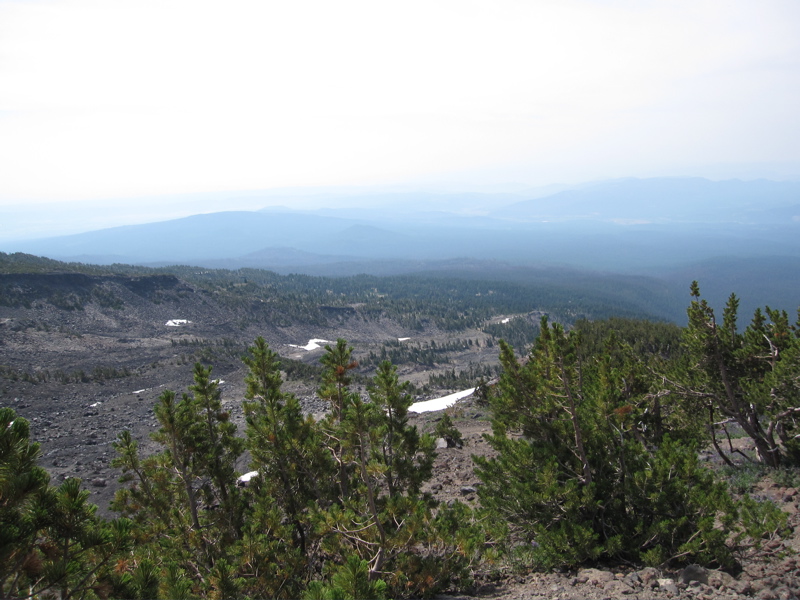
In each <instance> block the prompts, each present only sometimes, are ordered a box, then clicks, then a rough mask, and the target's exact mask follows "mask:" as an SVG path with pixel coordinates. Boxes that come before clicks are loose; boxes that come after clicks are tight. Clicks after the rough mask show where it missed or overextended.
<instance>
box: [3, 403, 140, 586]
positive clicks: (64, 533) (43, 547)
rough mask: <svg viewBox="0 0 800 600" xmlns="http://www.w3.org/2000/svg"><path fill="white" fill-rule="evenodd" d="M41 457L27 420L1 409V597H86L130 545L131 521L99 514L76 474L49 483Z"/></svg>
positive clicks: (107, 575) (102, 582) (103, 578)
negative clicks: (38, 463)
mask: <svg viewBox="0 0 800 600" xmlns="http://www.w3.org/2000/svg"><path fill="white" fill-rule="evenodd" d="M38 457H39V447H38V444H31V443H30V440H29V430H28V423H27V421H26V420H25V419H23V418H21V417H18V416H17V415H16V414H15V413H14V411H13V410H11V409H9V408H0V595H2V597H4V598H7V597H28V596H35V597H39V596H46V595H59V596H60V597H61V598H65V599H66V598H83V597H86V596H87V595H88V594H90V593H91V592H92V590H94V589H95V588H96V587H103V586H104V585H105V583H104V581H105V580H107V579H108V578H109V577H110V566H111V564H112V561H113V560H114V559H116V558H118V557H119V556H121V555H122V554H123V553H124V552H126V551H127V550H129V548H130V544H131V541H132V539H131V535H130V522H129V521H128V520H127V519H117V520H113V521H104V520H102V519H99V518H97V517H96V516H95V512H96V510H97V507H96V506H94V505H93V504H89V503H88V501H87V500H88V497H89V492H87V491H83V490H81V488H80V480H78V479H67V480H66V481H65V482H64V483H63V484H61V486H59V487H58V488H52V487H51V486H50V485H49V478H48V476H47V474H46V473H45V472H44V470H43V469H42V468H41V467H38V466H36V460H37V458H38Z"/></svg>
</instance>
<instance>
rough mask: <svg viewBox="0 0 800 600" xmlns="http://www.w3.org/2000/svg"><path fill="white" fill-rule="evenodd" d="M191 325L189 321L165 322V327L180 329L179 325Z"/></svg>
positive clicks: (175, 320)
mask: <svg viewBox="0 0 800 600" xmlns="http://www.w3.org/2000/svg"><path fill="white" fill-rule="evenodd" d="M188 323H191V321H190V320H189V319H170V320H169V321H167V323H166V325H167V327H180V326H181V325H186V324H188Z"/></svg>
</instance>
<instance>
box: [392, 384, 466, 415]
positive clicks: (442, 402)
mask: <svg viewBox="0 0 800 600" xmlns="http://www.w3.org/2000/svg"><path fill="white" fill-rule="evenodd" d="M474 392H475V388H470V389H468V390H464V391H461V392H456V393H455V394H450V395H449V396H442V397H441V398H434V399H433V400H425V401H423V402H415V403H414V404H412V405H411V406H409V407H408V410H409V412H413V413H424V412H434V411H437V410H444V409H445V408H449V407H451V406H453V404H455V403H456V402H458V401H459V400H461V399H462V398H466V397H467V396H471V395H472V394H473V393H474Z"/></svg>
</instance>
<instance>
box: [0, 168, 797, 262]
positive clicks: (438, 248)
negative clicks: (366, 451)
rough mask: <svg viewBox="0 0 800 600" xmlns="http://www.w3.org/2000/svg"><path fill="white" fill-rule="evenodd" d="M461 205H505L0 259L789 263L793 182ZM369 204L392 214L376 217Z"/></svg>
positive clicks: (343, 214)
mask: <svg viewBox="0 0 800 600" xmlns="http://www.w3.org/2000/svg"><path fill="white" fill-rule="evenodd" d="M534 195H535V194H534ZM467 196H468V197H469V203H470V207H471V209H475V210H477V207H479V206H483V208H484V209H487V206H488V204H487V203H489V202H490V201H491V202H502V203H504V204H502V205H498V206H493V207H489V208H491V210H488V209H487V210H484V212H485V213H486V214H484V215H477V214H462V212H459V209H460V208H463V206H462V207H460V206H452V207H451V208H452V209H453V212H447V211H446V210H444V206H446V205H447V202H450V201H454V199H455V198H456V196H455V195H453V196H447V195H437V194H430V198H431V202H430V205H429V206H427V207H426V205H425V202H424V200H425V194H422V193H420V194H417V195H415V194H410V193H402V194H387V193H384V194H383V195H380V194H378V195H377V196H376V198H372V199H371V200H370V202H372V204H371V205H370V206H369V207H367V208H363V209H358V208H348V209H344V208H343V209H339V210H337V209H333V208H331V209H326V210H319V211H297V210H290V209H284V210H277V209H269V210H267V209H265V210H262V211H229V212H218V213H207V214H197V215H193V216H190V217H184V218H180V219H173V220H169V221H162V222H158V223H149V224H142V225H128V226H124V227H115V228H110V229H101V230H97V231H92V232H88V233H82V234H75V235H70V236H61V237H54V238H47V239H41V240H35V241H28V242H18V243H14V244H13V247H12V246H11V245H5V246H0V250H3V251H6V252H18V251H21V252H27V253H30V254H35V255H41V256H48V257H51V258H56V259H59V260H67V261H70V260H72V261H75V260H80V261H84V262H93V263H98V264H110V263H112V262H125V263H131V264H161V265H164V264H188V265H197V266H214V267H219V266H223V265H224V266H225V267H226V268H231V269H235V268H239V267H251V268H265V269H278V270H280V271H281V272H291V271H292V270H294V271H295V272H301V273H302V272H314V273H320V272H323V273H324V272H326V269H327V268H330V269H332V271H331V272H332V273H345V272H348V271H350V272H352V269H362V270H361V271H360V272H365V273H370V272H374V273H377V272H380V273H381V274H387V270H388V271H389V272H390V271H391V268H392V267H391V265H397V268H398V269H399V272H407V269H408V268H409V265H413V264H414V263H416V262H420V261H421V262H422V263H428V262H430V261H442V260H449V259H461V258H470V259H476V260H494V261H504V262H509V263H512V264H521V265H524V264H528V265H531V264H536V265H544V264H555V265H569V266H571V267H575V268H584V269H602V270H608V271H618V272H633V273H649V272H650V271H652V270H653V269H667V268H678V267H679V266H680V265H683V264H689V263H696V262H698V261H702V260H707V259H713V258H719V257H723V258H731V257H740V258H752V257H759V256H761V257H766V256H788V257H800V183H797V182H774V181H767V180H758V181H747V182H744V181H738V180H730V181H718V182H715V181H709V180H705V179H699V178H658V179H621V180H612V181H606V182H599V183H593V184H586V185H582V186H578V187H576V188H574V189H571V190H563V191H558V192H556V193H554V194H550V195H546V196H543V197H537V198H529V199H525V200H518V199H519V198H524V197H525V196H524V195H520V194H519V193H513V194H512V193H504V194H487V195H485V197H482V196H481V195H480V194H466V195H465V197H467ZM381 198H382V199H383V201H388V200H387V199H391V198H394V199H402V202H399V203H395V204H394V205H392V206H379V205H378V204H376V203H377V202H378V200H379V199H381ZM443 198H444V200H443ZM434 200H435V201H434ZM354 201H355V200H354ZM482 201H484V202H483V204H482ZM465 202H467V200H465ZM505 202H508V204H505ZM420 207H422V208H420ZM425 208H428V210H424V209H425ZM334 265H335V266H336V267H335V268H334ZM346 265H350V267H349V268H348V267H346Z"/></svg>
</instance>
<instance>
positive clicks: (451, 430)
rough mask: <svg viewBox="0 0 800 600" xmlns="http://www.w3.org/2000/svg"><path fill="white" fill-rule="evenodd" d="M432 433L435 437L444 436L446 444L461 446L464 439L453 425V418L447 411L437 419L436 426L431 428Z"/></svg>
mask: <svg viewBox="0 0 800 600" xmlns="http://www.w3.org/2000/svg"><path fill="white" fill-rule="evenodd" d="M433 434H434V435H435V436H436V437H437V438H444V439H445V440H447V445H448V446H458V447H461V446H462V445H463V444H464V439H463V438H462V437H461V432H460V431H459V430H458V427H456V426H455V425H453V420H452V419H451V418H450V415H449V414H447V413H444V414H443V415H442V418H441V419H439V422H438V423H436V428H435V429H434V430H433Z"/></svg>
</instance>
